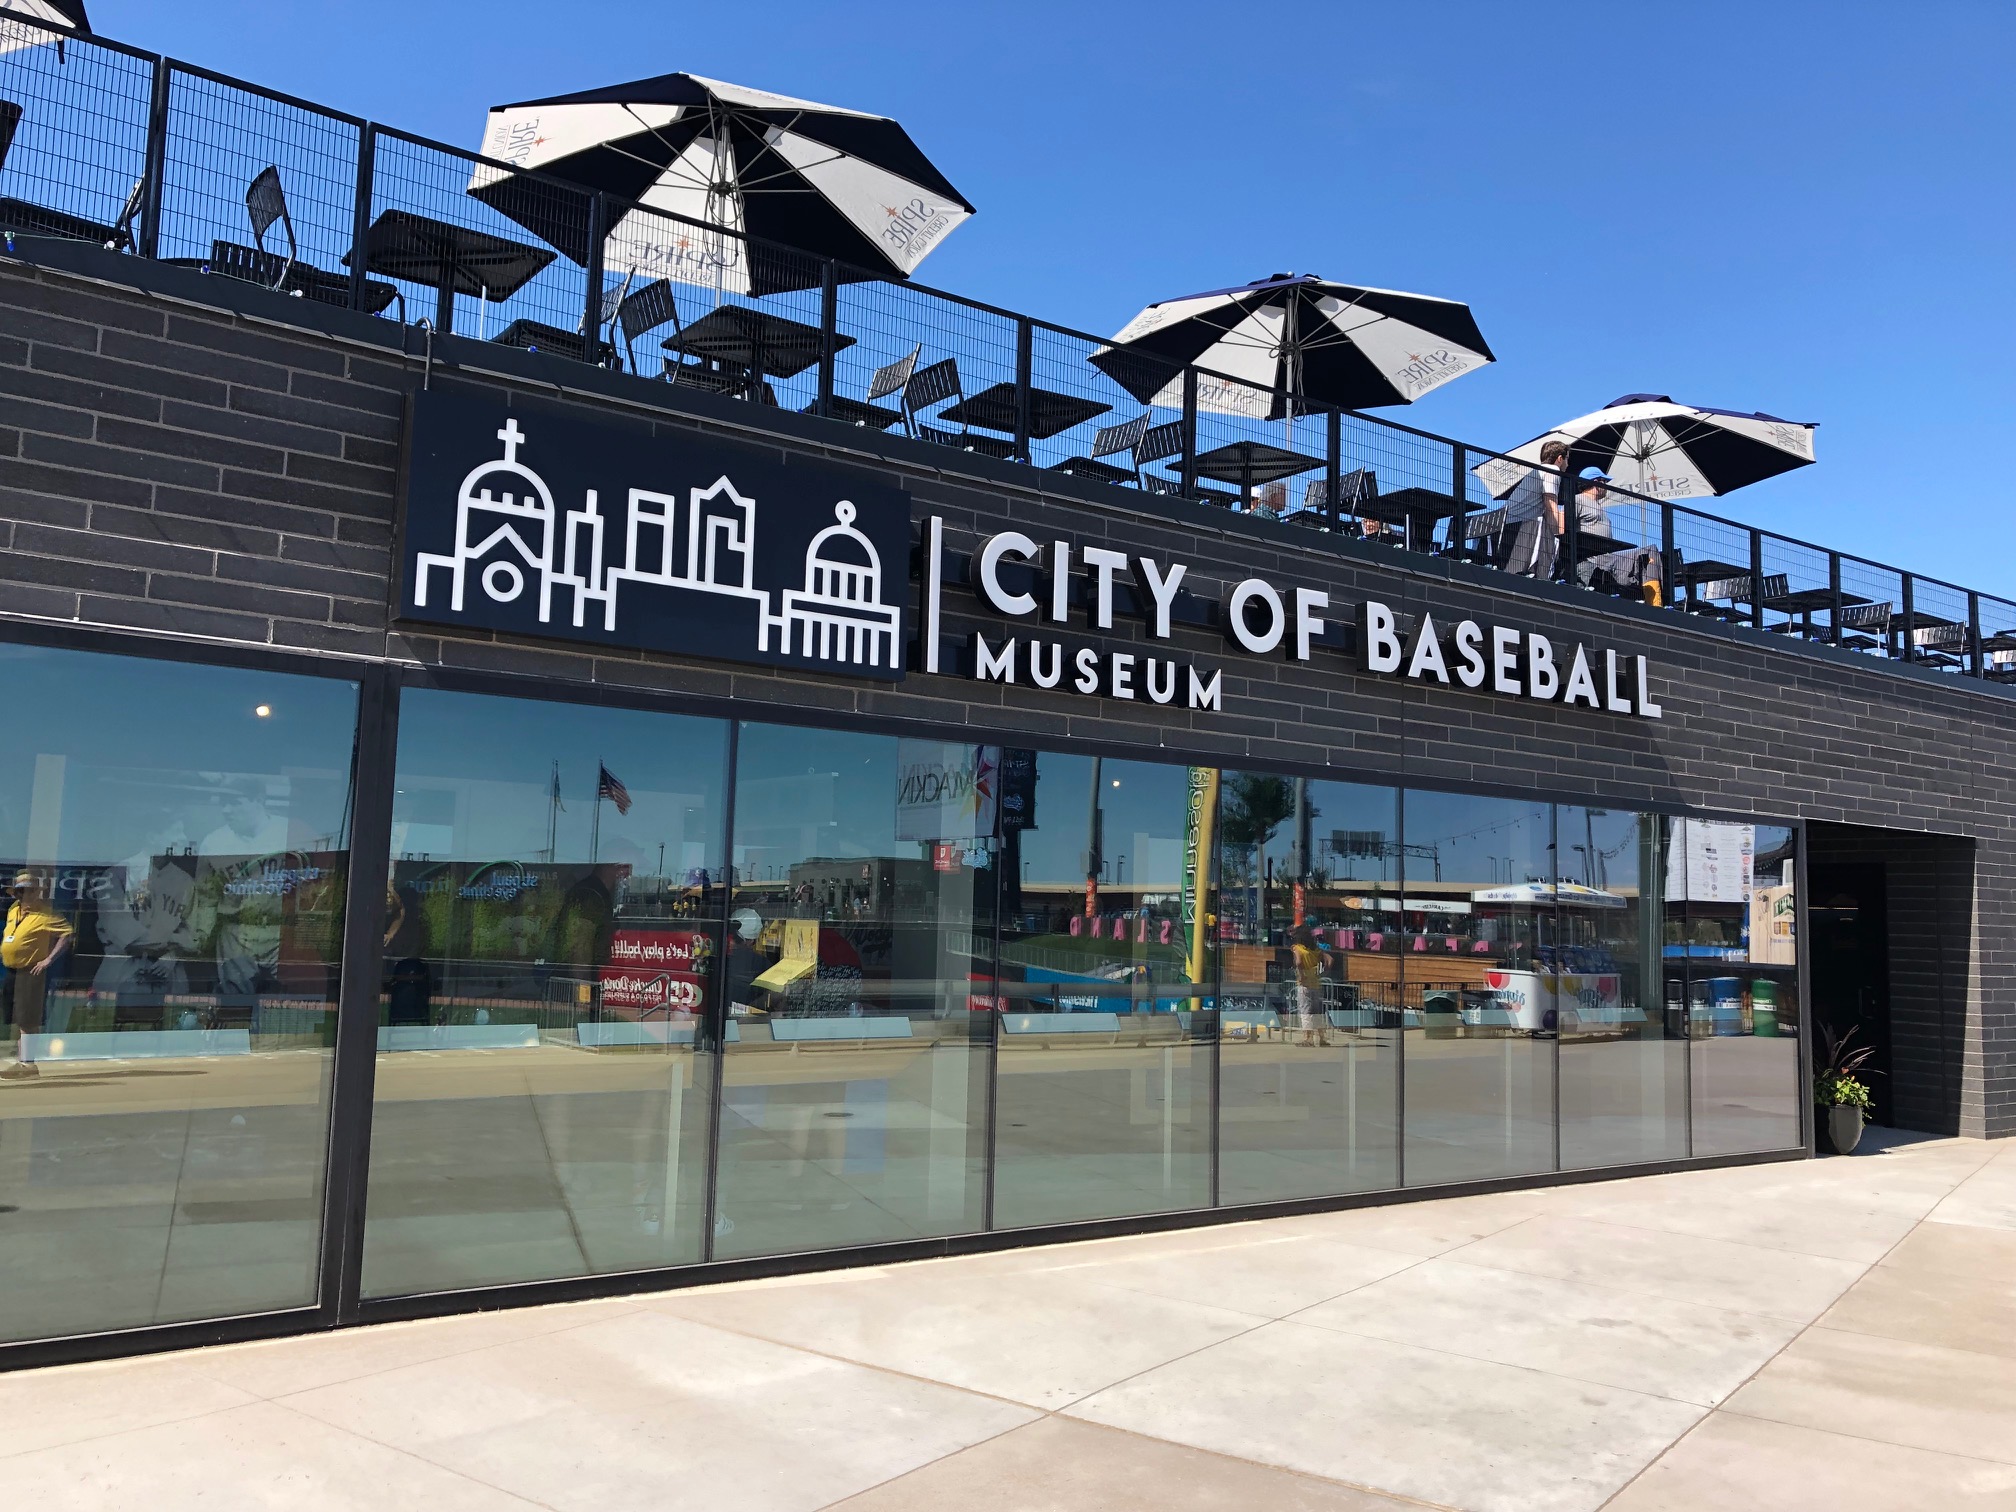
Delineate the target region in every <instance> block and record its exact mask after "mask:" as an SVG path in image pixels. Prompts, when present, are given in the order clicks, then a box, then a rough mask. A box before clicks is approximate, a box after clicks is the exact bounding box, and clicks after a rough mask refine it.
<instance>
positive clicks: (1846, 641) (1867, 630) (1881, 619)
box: [1834, 599, 1893, 651]
mask: <svg viewBox="0 0 2016 1512" xmlns="http://www.w3.org/2000/svg"><path fill="white" fill-rule="evenodd" d="M1892 613H1893V606H1892V605H1891V603H1890V602H1889V600H1887V599H1886V600H1884V601H1883V602H1881V603H1876V604H1844V605H1842V606H1841V612H1840V613H1839V614H1838V615H1836V616H1835V618H1834V623H1835V624H1836V625H1838V626H1840V628H1841V644H1842V645H1844V646H1848V647H1851V648H1852V649H1854V650H1856V651H1874V650H1876V649H1877V648H1879V647H1882V648H1884V649H1888V647H1889V645H1890V620H1891V617H1892Z"/></svg>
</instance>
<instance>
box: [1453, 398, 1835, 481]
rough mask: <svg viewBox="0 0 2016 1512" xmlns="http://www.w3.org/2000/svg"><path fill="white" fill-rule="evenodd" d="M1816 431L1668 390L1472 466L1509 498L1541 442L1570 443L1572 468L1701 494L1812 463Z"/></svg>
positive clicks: (1621, 403) (1616, 405)
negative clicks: (1677, 398) (1678, 398)
mask: <svg viewBox="0 0 2016 1512" xmlns="http://www.w3.org/2000/svg"><path fill="white" fill-rule="evenodd" d="M1814 429H1815V427H1814V426H1812V425H1810V424H1807V423H1805V422H1803V421H1798V420H1781V419H1779V418H1778V417H1777V416H1776V415H1765V414H1744V413H1742V412H1741V411H1738V410H1724V409H1708V408H1704V407H1702V406H1698V405H1692V404H1675V403H1674V402H1673V401H1672V400H1671V399H1669V398H1667V397H1666V395H1664V394H1626V395H1624V396H1623V397H1622V398H1620V399H1613V400H1611V401H1610V402H1609V403H1608V404H1606V405H1604V406H1603V408H1602V409H1600V410H1597V411H1595V412H1594V413H1593V414H1587V415H1583V416H1582V417H1581V418H1579V419H1576V420H1570V421H1568V422H1567V423H1565V424H1563V425H1557V426H1556V427H1555V428H1554V429H1553V430H1550V431H1548V432H1547V433H1546V434H1545V435H1544V436H1535V437H1534V438H1533V439H1532V440H1531V441H1528V442H1527V443H1526V444H1525V445H1524V446H1521V447H1518V448H1516V449H1515V450H1513V451H1512V452H1510V453H1508V454H1507V455H1506V456H1504V457H1493V458H1491V460H1489V461H1488V462H1484V463H1480V464H1479V465H1478V466H1477V467H1475V468H1473V469H1471V470H1472V471H1473V472H1475V473H1476V474H1477V476H1478V478H1479V479H1480V480H1481V481H1482V482H1483V484H1484V487H1485V488H1486V490H1488V491H1489V493H1490V495H1491V497H1492V498H1494V499H1502V498H1504V497H1505V495H1507V494H1508V493H1510V492H1511V491H1512V490H1513V488H1515V487H1516V486H1517V485H1518V483H1519V480H1520V479H1521V478H1524V477H1525V476H1526V475H1527V474H1528V473H1530V472H1532V471H1533V469H1534V467H1535V466H1536V465H1537V464H1538V463H1539V461H1540V448H1541V447H1542V446H1544V445H1546V444H1547V443H1548V442H1549V441H1565V442H1567V443H1568V465H1567V469H1566V470H1567V471H1568V472H1570V473H1575V472H1580V471H1581V470H1582V469H1583V468H1585V467H1590V466H1593V467H1595V468H1596V469H1597V470H1598V471H1599V472H1603V473H1607V474H1609V476H1610V477H1611V478H1612V479H1613V480H1614V481H1615V482H1616V483H1617V484H1618V485H1619V486H1620V487H1622V488H1628V489H1630V490H1632V491H1633V492H1634V493H1640V494H1645V495H1647V496H1649V497H1651V498H1655V499H1698V498H1703V497H1706V496H1708V495H1712V494H1725V493H1728V492H1730V491H1731V490H1732V489H1737V488H1742V487H1744V486H1745V485H1746V484H1750V483H1756V482H1759V481H1761V480H1762V479H1765V478H1772V477H1776V476H1777V475H1778V474H1779V473H1782V472H1790V471H1791V470H1792V469H1793V468H1795V467H1805V466H1807V465H1808V464H1809V463H1811V462H1812V461H1813V431H1814Z"/></svg>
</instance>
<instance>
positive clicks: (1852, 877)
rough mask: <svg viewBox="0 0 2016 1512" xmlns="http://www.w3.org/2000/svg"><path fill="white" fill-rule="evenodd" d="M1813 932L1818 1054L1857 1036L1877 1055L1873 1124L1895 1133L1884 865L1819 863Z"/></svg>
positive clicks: (1810, 884)
mask: <svg viewBox="0 0 2016 1512" xmlns="http://www.w3.org/2000/svg"><path fill="white" fill-rule="evenodd" d="M1806 881H1807V894H1808V897H1809V898H1810V899H1811V901H1810V902H1809V903H1808V905H1807V920H1808V926H1809V928H1810V929H1811V930H1812V933H1813V951H1812V971H1813V997H1812V1001H1813V1029H1814V1037H1813V1054H1814V1058H1815V1064H1816V1065H1817V1064H1818V1062H1819V1058H1820V1057H1822V1056H1824V1055H1825V1054H1826V1045H1827V1036H1828V1035H1829V1034H1834V1035H1843V1034H1846V1033H1848V1032H1849V1031H1850V1030H1853V1031H1854V1034H1855V1042H1856V1043H1857V1044H1859V1045H1869V1046H1871V1047H1873V1048H1874V1050H1875V1052H1876V1053H1875V1054H1874V1055H1873V1056H1871V1057H1870V1059H1869V1063H1868V1066H1867V1069H1868V1070H1869V1071H1872V1072H1877V1073H1880V1074H1878V1075H1873V1076H1870V1077H1869V1079H1868V1080H1869V1090H1870V1093H1871V1095H1872V1096H1873V1097H1874V1099H1875V1106H1874V1107H1873V1108H1871V1109H1870V1122H1871V1123H1876V1124H1882V1125H1885V1126H1886V1127H1887V1126H1891V1112H1892V1100H1893V1093H1894V1089H1893V1088H1892V1086H1891V1076H1890V1069H1891V1067H1890V919H1889V898H1888V888H1887V885H1886V878H1885V876H1884V867H1883V864H1882V863H1881V862H1824V863H1823V862H1813V863H1809V865H1808V867H1807V874H1806Z"/></svg>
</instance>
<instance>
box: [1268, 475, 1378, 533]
mask: <svg viewBox="0 0 2016 1512" xmlns="http://www.w3.org/2000/svg"><path fill="white" fill-rule="evenodd" d="M1378 497H1379V475H1378V473H1376V472H1374V471H1373V470H1372V469H1371V468H1369V467H1354V468H1352V469H1351V471H1350V472H1347V473H1339V474H1338V475H1337V498H1336V501H1335V504H1334V507H1333V504H1332V501H1331V498H1330V480H1329V479H1328V478H1317V479H1314V480H1313V481H1312V482H1311V483H1310V484H1309V486H1308V487H1307V488H1305V489H1303V490H1302V507H1301V508H1300V509H1299V510H1297V511H1296V512H1295V513H1294V514H1293V515H1290V516H1289V518H1290V519H1300V518H1301V517H1302V516H1303V515H1311V514H1313V515H1320V516H1322V517H1323V518H1324V519H1325V521H1326V522H1327V523H1328V528H1330V529H1331V530H1334V531H1336V532H1338V533H1339V534H1342V535H1353V534H1357V535H1363V534H1364V530H1363V528H1362V527H1361V526H1360V525H1359V523H1358V520H1357V518H1356V516H1357V512H1358V507H1359V506H1360V505H1363V504H1369V503H1371V502H1372V501H1373V500H1374V499H1376V498H1378Z"/></svg>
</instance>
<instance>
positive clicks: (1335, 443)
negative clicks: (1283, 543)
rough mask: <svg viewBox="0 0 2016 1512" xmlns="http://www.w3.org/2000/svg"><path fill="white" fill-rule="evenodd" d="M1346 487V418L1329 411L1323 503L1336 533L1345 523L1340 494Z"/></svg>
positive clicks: (1325, 441)
mask: <svg viewBox="0 0 2016 1512" xmlns="http://www.w3.org/2000/svg"><path fill="white" fill-rule="evenodd" d="M1343 487H1344V417H1343V416H1342V415H1340V414H1338V413H1337V411H1336V410H1334V409H1333V410H1331V411H1329V413H1328V415H1327V416H1326V419H1325V424H1324V436H1323V503H1324V515H1325V517H1326V518H1327V519H1328V520H1329V522H1330V528H1331V529H1332V530H1333V531H1334V530H1336V529H1337V527H1338V526H1339V525H1340V524H1342V523H1343V518H1342V516H1341V515H1340V514H1339V513H1338V498H1337V495H1338V493H1339V492H1340V491H1341V490H1342V489H1343Z"/></svg>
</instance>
